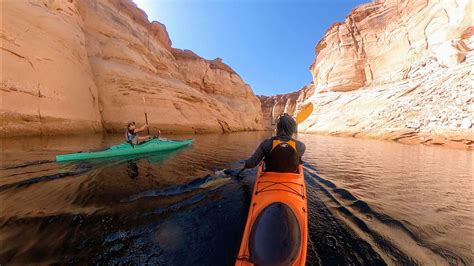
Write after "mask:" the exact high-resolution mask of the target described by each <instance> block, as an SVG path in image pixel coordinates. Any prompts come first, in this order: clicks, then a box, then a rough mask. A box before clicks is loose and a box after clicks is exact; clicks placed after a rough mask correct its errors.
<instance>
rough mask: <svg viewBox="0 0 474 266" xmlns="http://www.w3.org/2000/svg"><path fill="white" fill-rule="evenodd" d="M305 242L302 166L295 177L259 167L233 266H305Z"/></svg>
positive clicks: (304, 190) (291, 174) (304, 193)
mask: <svg viewBox="0 0 474 266" xmlns="http://www.w3.org/2000/svg"><path fill="white" fill-rule="evenodd" d="M307 238H308V212H307V202H306V186H305V182H304V175H303V168H302V166H301V165H300V166H299V167H298V173H274V172H262V165H260V166H259V168H258V172H257V177H256V179H255V184H254V188H253V193H252V201H251V203H250V209H249V213H248V217H247V222H246V225H245V231H244V234H243V237H242V242H241V244H240V250H239V254H238V256H237V260H236V262H235V265H236V266H237V265H239V266H241V265H304V264H305V262H306V245H307Z"/></svg>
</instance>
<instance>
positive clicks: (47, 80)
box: [0, 0, 262, 136]
mask: <svg viewBox="0 0 474 266" xmlns="http://www.w3.org/2000/svg"><path fill="white" fill-rule="evenodd" d="M2 16H3V18H2V27H1V37H2V44H1V50H0V52H1V56H2V69H1V73H2V78H1V80H2V81H1V82H2V83H1V98H2V102H1V106H0V114H1V118H2V122H1V126H2V127H1V133H2V135H4V136H11V135H16V134H18V133H20V134H58V133H71V132H81V131H87V132H91V131H101V130H102V129H103V128H105V129H106V130H108V131H122V130H123V129H124V127H125V125H126V123H127V122H129V121H137V122H142V123H143V122H144V118H143V112H144V110H145V109H146V111H147V112H148V117H149V122H150V124H151V125H152V129H153V128H160V129H162V130H164V131H173V132H176V131H184V132H228V131H237V130H255V129H260V128H261V126H260V120H261V116H262V114H261V109H260V103H259V101H258V98H257V97H256V96H255V95H254V94H253V92H252V90H251V88H250V87H249V86H248V85H247V84H245V83H244V82H243V80H242V79H241V78H240V77H239V75H238V74H237V73H235V72H234V71H233V70H232V69H231V68H230V67H229V66H227V65H226V64H224V63H223V62H222V60H221V59H215V60H205V59H203V58H201V57H199V56H198V55H196V54H194V53H192V52H190V51H181V50H178V49H174V48H172V47H171V40H170V39H169V37H168V33H167V32H166V28H165V26H164V25H163V24H161V23H159V22H151V23H150V22H149V21H148V18H147V16H146V14H145V13H144V12H143V11H142V10H140V9H138V8H137V7H136V6H135V4H134V3H133V2H132V1H131V0H104V1H77V0H76V1H63V0H48V1H46V0H34V1H26V0H19V1H5V2H3V3H2ZM143 99H144V100H143Z"/></svg>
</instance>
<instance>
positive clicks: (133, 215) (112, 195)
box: [0, 132, 474, 265]
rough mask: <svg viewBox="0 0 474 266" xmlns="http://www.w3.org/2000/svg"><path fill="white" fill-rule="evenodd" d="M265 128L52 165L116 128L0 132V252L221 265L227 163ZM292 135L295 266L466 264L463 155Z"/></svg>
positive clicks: (226, 242)
mask: <svg viewBox="0 0 474 266" xmlns="http://www.w3.org/2000/svg"><path fill="white" fill-rule="evenodd" d="M268 136H270V133H268V132H246V133H233V134H226V135H220V134H219V135H198V136H192V137H194V138H195V141H194V143H193V145H192V146H190V147H188V148H186V149H183V150H177V151H174V152H172V153H152V154H146V155H141V156H132V157H117V158H110V159H103V160H90V161H82V162H68V163H62V164H58V163H55V162H53V161H52V160H53V159H54V156H55V155H56V154H58V153H70V152H76V151H80V150H93V149H98V148H103V147H107V146H111V145H113V144H116V143H118V142H120V141H121V138H122V137H123V136H121V135H117V136H107V137H102V136H95V137H90V136H87V137H81V136H76V137H56V138H46V139H39V138H26V139H11V140H8V141H5V140H2V141H0V144H1V148H2V160H1V164H2V165H1V167H0V168H1V169H0V176H1V178H0V207H1V212H0V263H1V264H5V263H7V262H10V263H16V264H25V263H28V264H49V263H93V264H98V263H100V264H103V263H113V264H145V263H150V264H166V265H232V264H233V261H234V259H235V256H236V254H237V251H238V247H239V244H240V238H241V236H242V230H243V227H244V223H245V219H246V214H247V210H248V204H249V202H250V196H251V195H250V193H251V188H252V185H253V178H254V175H255V169H252V170H248V171H246V172H244V174H243V179H242V180H238V179H237V178H232V176H233V175H234V174H235V173H236V171H237V170H233V169H236V168H238V167H239V166H240V165H241V160H242V159H244V158H246V157H247V156H249V155H250V154H251V153H252V152H253V151H254V149H255V147H256V146H257V145H258V144H259V143H260V141H261V140H263V139H264V138H266V137H268ZM189 137H190V136H187V135H183V136H175V138H177V139H186V138H189ZM299 139H300V140H302V141H303V142H305V143H306V146H307V152H306V154H305V156H304V158H303V159H304V161H305V164H304V169H305V178H306V182H307V190H308V191H307V195H308V204H309V205H308V209H309V210H308V211H309V214H310V215H309V219H310V220H309V228H310V239H309V242H308V265H317V264H323V265H329V264H385V263H388V264H447V263H450V264H461V265H462V264H467V265H469V264H472V263H473V258H472V242H473V240H474V239H473V230H474V225H473V220H472V214H473V213H472V208H473V206H474V202H473V199H474V197H473V190H472V187H473V179H472V152H470V151H460V150H449V149H444V148H439V147H426V146H421V145H402V144H396V143H390V142H382V141H374V140H361V139H350V138H347V139H346V138H335V137H322V136H314V135H303V134H300V135H299ZM224 169H227V170H224Z"/></svg>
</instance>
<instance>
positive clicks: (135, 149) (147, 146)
mask: <svg viewBox="0 0 474 266" xmlns="http://www.w3.org/2000/svg"><path fill="white" fill-rule="evenodd" d="M192 142H193V140H192V139H187V140H179V141H178V140H158V139H151V140H148V141H146V142H143V143H141V144H139V145H134V146H132V145H131V144H130V143H127V142H125V143H122V144H119V145H116V146H112V147H110V148H108V149H105V150H102V151H91V152H78V153H71V154H63V155H56V161H57V162H65V161H76V160H87V159H97V158H106V157H114V156H122V155H133V154H142V153H149V152H157V151H169V150H175V149H179V148H181V147H184V146H187V145H191V143H192Z"/></svg>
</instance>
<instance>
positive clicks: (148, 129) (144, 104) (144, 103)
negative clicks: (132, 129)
mask: <svg viewBox="0 0 474 266" xmlns="http://www.w3.org/2000/svg"><path fill="white" fill-rule="evenodd" d="M142 99H143V107H144V109H145V123H146V125H147V126H148V115H147V113H146V102H145V96H143V97H142ZM146 130H147V133H148V136H149V135H150V128H149V127H147V128H146Z"/></svg>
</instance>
